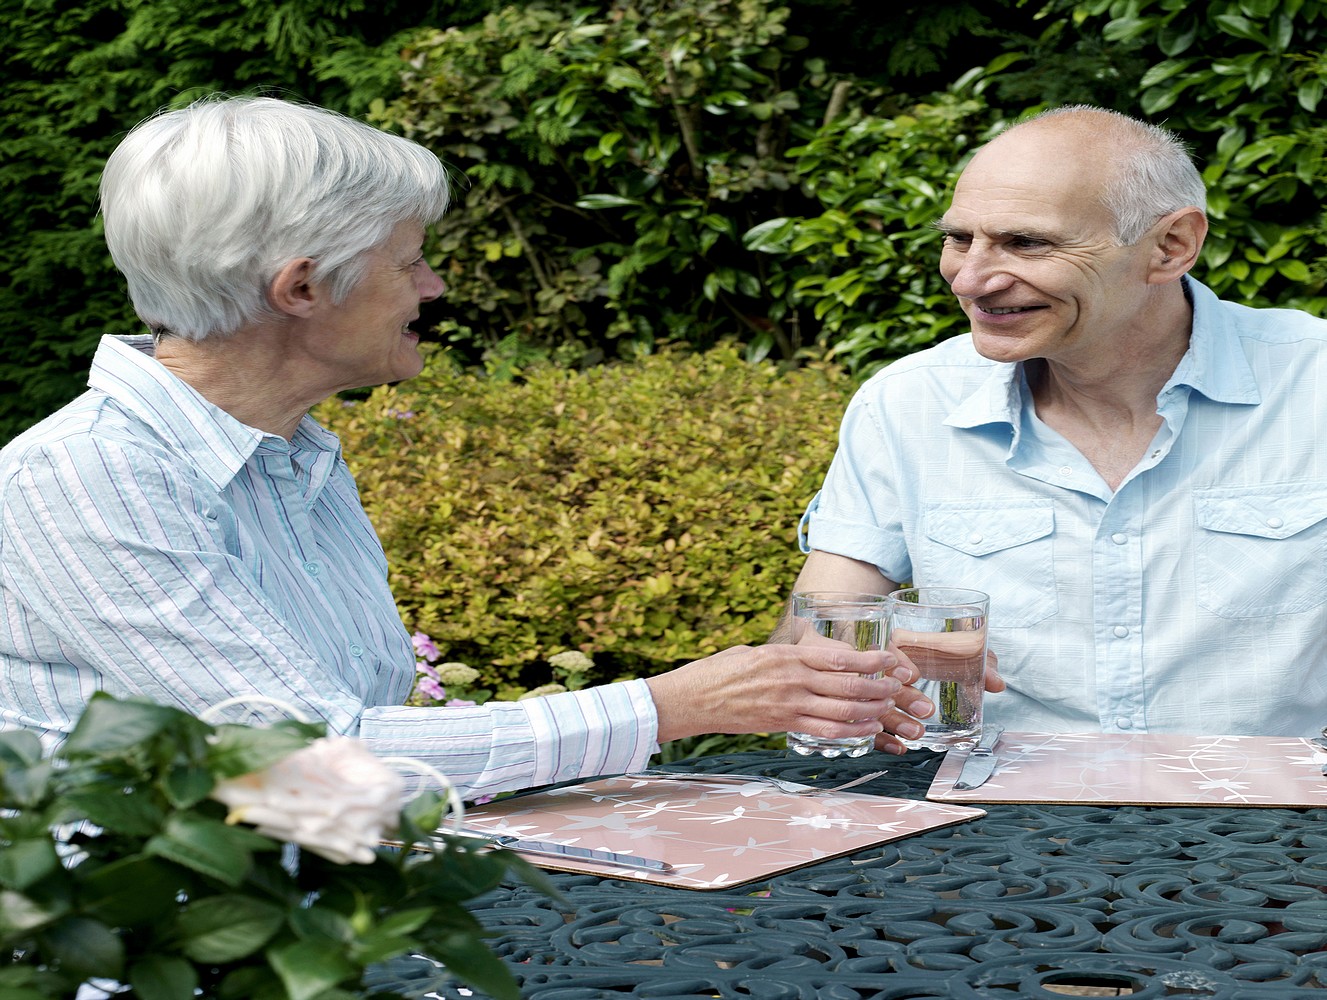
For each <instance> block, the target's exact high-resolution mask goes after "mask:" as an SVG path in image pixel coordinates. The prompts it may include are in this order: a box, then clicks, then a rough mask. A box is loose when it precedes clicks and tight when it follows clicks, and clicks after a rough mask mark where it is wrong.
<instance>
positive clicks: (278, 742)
mask: <svg viewBox="0 0 1327 1000" xmlns="http://www.w3.org/2000/svg"><path fill="white" fill-rule="evenodd" d="M324 731H325V727H324V726H322V724H321V723H319V724H305V723H300V722H280V723H277V724H275V725H273V726H271V727H250V726H242V725H233V724H221V725H217V726H213V725H211V724H208V723H205V722H203V721H202V720H201V719H198V718H195V717H193V716H191V715H188V714H186V713H184V712H181V711H178V710H177V709H173V708H168V707H166V706H163V705H156V704H152V703H151V702H148V701H137V700H126V701H117V700H116V699H114V698H111V697H110V696H109V695H106V694H105V693H100V692H99V693H98V694H96V695H94V696H93V698H92V700H91V701H90V702H89V704H88V708H87V710H86V711H85V712H84V713H83V715H82V717H81V718H80V719H79V722H78V724H77V726H76V727H75V728H74V731H73V733H72V734H71V735H70V737H69V739H68V741H67V742H66V743H65V744H64V745H63V746H62V747H61V748H60V749H59V750H58V751H56V753H55V754H54V755H51V756H44V755H43V754H42V748H41V744H40V742H39V741H38V739H37V737H36V736H35V735H33V734H32V733H29V732H10V733H2V734H0V996H3V997H5V998H6V1000H54V998H68V997H73V996H75V995H78V996H84V995H88V996H96V995H107V994H110V995H114V994H116V993H119V992H121V987H127V988H128V990H129V991H131V992H125V995H126V996H133V997H135V998H137V1000H193V998H195V997H200V996H201V997H209V998H214V1000H314V998H318V1000H355V998H362V997H369V996H373V997H376V998H381V1000H388V998H391V997H399V996H400V994H399V993H397V992H395V991H390V990H387V989H383V988H374V987H372V986H371V985H369V983H370V980H373V979H374V977H375V971H376V970H375V967H376V966H378V965H379V964H380V963H382V962H385V961H387V960H388V959H390V958H392V957H394V956H399V955H412V954H420V953H423V954H427V955H429V956H431V957H432V958H434V959H437V960H439V961H442V962H443V963H445V965H446V967H447V968H448V969H449V970H450V971H451V972H452V973H454V974H455V975H456V976H458V977H463V979H464V981H465V982H466V983H467V984H468V985H470V986H472V987H475V988H477V989H481V990H483V991H484V993H485V995H487V996H493V997H502V998H506V1000H515V998H516V997H517V995H518V990H517V988H516V983H515V982H514V980H513V979H512V977H511V974H510V973H509V972H508V971H507V970H506V968H505V967H504V966H503V965H502V964H501V962H499V961H498V959H497V957H496V956H495V955H494V954H493V953H492V952H491V951H489V950H488V949H487V948H486V947H485V945H484V942H483V938H484V931H483V929H482V928H481V927H480V925H479V924H478V922H477V921H476V920H475V919H474V918H473V917H472V916H471V915H470V914H469V913H468V912H467V911H466V909H465V905H464V904H465V903H466V902H467V901H468V900H470V899H473V898H474V897H475V896H478V895H480V894H482V893H484V892H486V891H487V890H489V889H491V888H493V887H494V886H496V885H498V884H499V883H500V882H502V881H503V880H504V879H510V878H512V877H513V876H517V877H521V878H524V879H525V880H527V881H530V882H532V884H534V885H536V886H538V887H540V888H541V889H543V890H544V891H550V887H549V885H548V882H547V880H546V879H544V878H543V877H542V876H541V875H540V874H539V873H538V872H537V871H535V870H534V869H532V868H531V867H530V866H529V865H527V864H525V863H524V862H523V861H521V860H520V859H519V858H518V857H516V856H515V855H513V854H511V853H510V852H505V851H503V852H487V851H474V850H468V849H466V848H465V847H464V846H463V842H461V841H458V840H456V839H455V838H446V839H436V840H435V839H434V838H432V837H431V836H430V834H432V832H433V831H435V830H436V829H437V828H438V826H439V823H440V820H441V818H442V816H443V805H444V803H443V800H442V799H441V797H440V796H438V795H437V794H435V793H433V792H431V791H430V792H425V793H423V794H422V795H420V796H419V797H417V798H415V799H413V800H411V801H409V802H407V803H405V804H404V806H402V807H398V808H399V830H398V831H397V832H396V834H395V836H396V837H397V838H398V839H399V840H400V841H401V842H404V843H409V844H429V845H431V848H432V849H431V850H430V851H429V853H426V854H416V853H413V852H409V851H393V850H389V849H386V848H381V847H378V848H376V850H373V851H372V852H371V857H370V859H369V860H368V861H367V862H364V863H350V864H342V863H336V862H334V861H329V860H327V857H325V856H323V855H320V854H319V853H318V852H317V851H316V850H314V849H308V847H307V846H306V848H301V849H300V850H298V851H295V850H292V846H293V845H294V844H300V843H303V844H305V845H309V844H310V843H311V842H310V841H309V840H300V839H298V838H295V837H292V838H289V839H284V838H280V837H275V836H271V835H269V834H268V833H266V832H264V831H263V830H261V829H257V828H255V826H252V825H250V824H249V821H247V820H245V819H242V818H238V817H237V816H236V814H235V813H234V812H232V813H231V814H230V815H228V814H227V809H226V807H225V806H223V805H222V804H221V802H219V801H217V800H216V799H215V798H214V794H216V793H218V791H219V789H220V788H221V786H223V785H224V784H226V783H230V784H235V783H236V781H237V779H239V780H241V781H242V782H243V784H244V788H245V789H246V790H249V791H250V792H254V791H255V790H256V791H257V792H261V791H262V790H263V787H264V784H265V783H267V784H269V785H270V784H272V783H275V782H274V780H273V779H271V778H270V777H267V776H266V775H270V773H271V772H270V771H269V769H270V768H272V766H273V765H278V766H279V765H282V764H286V765H290V764H291V763H292V762H293V761H294V760H295V759H296V757H297V755H300V754H304V755H305V757H306V761H307V759H308V757H307V755H308V752H309V751H310V750H316V749H318V748H317V747H316V746H315V744H318V743H322V744H327V743H328V741H327V740H325V739H322V737H323V736H324ZM338 739H339V738H338ZM346 742H347V743H351V744H353V742H354V741H351V740H347V741H346ZM355 755H363V756H368V750H367V749H365V748H363V747H359V748H358V749H356V750H354V751H353V752H352V751H348V750H345V749H342V750H340V751H338V752H337V755H335V756H332V755H328V754H326V753H323V754H320V755H319V756H318V757H317V759H318V760H319V761H320V762H321V763H322V765H323V766H324V767H332V768H333V769H334V771H335V773H333V774H331V775H328V774H316V775H310V776H309V782H308V783H307V784H305V785H303V786H299V787H300V789H301V790H307V789H308V788H309V787H311V786H317V785H320V784H321V788H322V792H323V798H324V799H325V800H328V801H311V800H310V797H309V796H308V795H307V794H306V795H304V796H300V795H298V794H290V789H287V790H286V792H287V794H286V795H285V796H284V797H283V796H282V795H280V794H279V793H280V790H279V789H276V790H273V794H271V795H269V796H268V798H267V799H266V806H267V808H266V809H265V810H263V819H262V820H261V823H267V824H272V823H274V822H276V821H284V824H285V825H286V826H291V827H294V828H299V827H301V825H302V824H301V823H300V820H301V819H302V818H303V817H304V815H305V814H306V813H308V814H325V815H330V813H329V812H328V811H329V810H331V811H332V812H337V811H339V812H340V813H341V815H342V817H343V818H344V819H345V820H346V826H347V828H348V829H359V827H360V825H361V824H362V822H363V818H364V807H363V804H362V803H361V802H358V801H356V799H357V798H359V797H363V796H365V795H369V796H370V797H372V798H374V800H375V801H376V800H377V796H376V792H377V789H375V788H371V787H366V786H365V785H364V784H362V783H361V784H356V782H355V781H354V780H353V778H354V776H355V771H354V768H356V767H359V768H363V766H364V765H363V763H355V762H354V760H353V758H354V756H355ZM338 758H339V760H340V767H339V770H336V761H337V759H338ZM369 760H371V761H372V760H373V758H372V757H369ZM329 762H330V763H329ZM374 764H375V766H376V767H378V768H381V767H382V765H381V764H379V763H377V762H376V761H374ZM303 766H304V767H305V769H306V770H307V768H308V767H310V764H308V763H307V762H306V763H305V764H304V765H303ZM338 778H340V779H342V780H340V781H338V780H337V779H338ZM329 789H331V790H332V791H330V792H329ZM374 811H377V810H376V809H375V810H374ZM352 819H353V820H355V821H356V822H351V820H352ZM261 823H260V824H259V825H261ZM312 829H315V828H314V827H307V828H306V832H308V830H312ZM327 832H328V831H326V830H323V834H324V836H325V835H326V833H327ZM365 850H366V851H367V850H368V848H367V846H366V847H365ZM84 983H91V984H95V985H96V986H97V987H98V988H99V990H105V991H107V994H102V993H100V992H99V991H98V990H93V991H91V992H88V993H86V994H85V993H84V992H83V991H82V990H80V985H81V984H84Z"/></svg>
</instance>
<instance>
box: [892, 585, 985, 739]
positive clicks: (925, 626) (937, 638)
mask: <svg viewBox="0 0 1327 1000" xmlns="http://www.w3.org/2000/svg"><path fill="white" fill-rule="evenodd" d="M889 602H890V614H889V617H890V632H889V635H890V639H891V640H892V642H893V644H894V648H895V649H897V650H898V651H899V652H900V653H902V654H903V655H904V656H906V657H907V658H908V659H910V660H911V661H912V662H913V665H914V666H916V668H917V669H918V670H919V671H920V672H921V679H920V680H918V681H917V682H916V684H915V685H914V687H916V688H917V690H919V691H921V693H922V694H924V695H926V697H928V698H930V699H931V701H932V702H933V703H934V704H935V712H934V713H932V715H931V716H930V718H927V719H918V720H917V721H918V722H920V723H921V724H922V725H923V726H925V727H926V732H925V733H924V734H923V735H922V736H921V738H920V739H916V740H903V739H901V740H900V742H901V743H903V745H904V746H906V747H909V748H910V749H913V750H915V749H918V748H921V747H925V748H926V749H928V750H955V749H959V750H964V749H970V748H972V747H974V746H976V745H977V741H978V740H979V739H980V738H981V709H982V697H983V695H984V694H985V690H986V683H985V679H986V617H987V614H988V612H989V611H990V603H991V599H990V597H989V596H987V595H986V594H984V593H982V592H981V591H980V590H965V589H963V588H960V587H909V588H906V589H904V590H896V591H894V593H892V594H890V595H889Z"/></svg>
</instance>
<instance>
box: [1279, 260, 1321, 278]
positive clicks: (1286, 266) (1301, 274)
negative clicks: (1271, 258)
mask: <svg viewBox="0 0 1327 1000" xmlns="http://www.w3.org/2000/svg"><path fill="white" fill-rule="evenodd" d="M1276 269H1277V270H1278V271H1280V272H1281V274H1282V275H1283V276H1284V277H1286V278H1287V279H1289V280H1290V281H1298V282H1305V281H1308V280H1309V279H1310V278H1311V277H1312V276H1313V272H1312V271H1310V270H1309V266H1308V265H1307V264H1305V263H1304V262H1303V261H1302V260H1282V261H1278V262H1277V265H1276Z"/></svg>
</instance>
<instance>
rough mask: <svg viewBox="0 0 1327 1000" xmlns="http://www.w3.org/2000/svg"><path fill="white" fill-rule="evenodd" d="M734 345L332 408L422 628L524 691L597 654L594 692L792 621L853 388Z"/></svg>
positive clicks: (454, 376) (439, 380)
mask: <svg viewBox="0 0 1327 1000" xmlns="http://www.w3.org/2000/svg"><path fill="white" fill-rule="evenodd" d="M854 384H855V383H854V382H853V380H851V379H850V378H849V377H847V376H846V375H845V374H844V373H842V372H841V371H839V370H837V369H835V368H830V367H823V366H812V367H808V368H805V369H801V370H798V371H794V372H790V373H787V374H780V373H779V372H778V371H776V369H775V368H774V367H773V366H770V365H764V366H753V365H749V364H747V363H745V362H743V361H742V360H741V359H740V357H739V355H738V353H737V351H736V350H735V349H734V348H731V347H725V348H720V349H718V350H715V351H713V352H710V353H708V354H704V355H686V354H681V353H671V352H670V353H664V354H661V355H658V356H655V357H650V358H647V359H644V360H642V361H639V362H637V363H633V364H623V365H611V366H601V367H598V368H594V369H590V370H588V371H585V372H571V371H566V370H561V369H557V368H553V367H544V368H540V369H537V370H533V371H531V372H529V373H528V377H527V379H526V380H525V382H524V383H523V384H520V385H513V384H510V383H501V382H496V381H491V380H485V379H477V378H475V377H473V376H469V375H464V374H459V373H457V372H455V371H453V370H451V369H450V368H449V367H448V366H447V365H446V364H445V363H442V359H441V357H440V356H439V355H436V354H435V355H434V357H433V359H431V363H430V365H429V367H428V369H427V370H426V372H425V373H424V374H423V375H421V376H419V377H418V378H416V379H414V380H413V381H411V382H410V383H407V384H405V385H404V386H401V387H397V388H382V389H378V390H376V391H375V392H374V393H373V395H372V396H371V397H370V398H369V399H367V400H365V401H362V402H336V401H332V402H329V403H327V404H324V405H323V407H322V408H321V409H320V410H319V412H318V416H319V418H320V419H322V420H324V421H325V422H326V423H327V424H328V425H329V426H330V427H331V428H332V429H333V430H335V431H336V432H337V433H339V434H340V435H341V438H342V443H343V446H344V449H345V453H346V456H347V459H348V460H349V462H350V463H351V467H352V469H353V470H354V472H355V475H356V478H357V480H358V482H359V487H360V491H361V494H362V495H363V498H364V503H365V507H366V508H367V510H368V512H369V516H370V517H371V518H372V520H373V522H374V524H375V526H376V527H377V529H378V532H379V534H380V535H381V537H382V540H383V545H384V547H385V548H386V550H387V555H388V559H389V561H390V564H391V566H392V588H393V590H394V592H395V593H396V596H397V601H398V603H399V606H400V609H401V614H402V617H403V619H404V620H405V621H406V622H407V623H409V624H410V625H411V627H412V628H414V629H417V630H419V631H421V632H423V633H426V634H427V636H429V637H431V639H432V642H433V643H435V644H436V647H437V652H438V656H437V657H435V659H438V660H439V661H444V660H445V661H456V662H461V663H465V664H468V665H469V666H471V667H475V668H477V669H479V670H480V671H481V672H482V673H483V680H482V681H479V682H475V686H482V687H484V688H488V689H491V690H493V691H494V692H495V693H496V695H497V696H498V697H511V696H514V695H516V694H519V693H521V692H523V691H524V690H525V689H527V688H535V687H538V686H540V685H543V684H545V683H546V682H548V681H549V680H550V671H549V667H548V666H547V665H545V664H546V661H548V660H549V658H550V657H551V656H553V655H555V654H557V653H561V652H564V651H567V650H580V651H581V652H584V653H586V654H588V655H589V656H590V657H592V658H593V660H594V675H593V676H590V677H585V678H584V682H587V683H588V682H594V681H605V680H612V679H616V678H619V677H622V676H628V675H630V676H637V675H639V676H644V675H647V674H650V673H653V672H655V671H658V670H661V669H666V668H670V667H672V666H675V665H677V664H678V663H680V662H684V661H686V660H690V659H695V658H697V657H700V656H704V655H708V654H710V653H714V652H717V651H718V650H720V649H723V648H725V647H728V646H732V645H736V644H740V643H755V642H762V641H764V640H765V638H767V637H768V635H769V632H770V630H771V629H772V628H773V626H774V624H775V622H776V621H777V618H778V614H779V609H780V607H781V605H782V602H783V601H784V599H785V598H786V596H787V593H788V591H789V590H790V589H791V586H792V583H793V580H794V578H795V576H796V573H797V569H798V567H799V566H800V564H801V556H800V554H799V552H798V550H797V546H796V544H795V537H794V532H795V528H796V525H797V520H798V518H799V516H800V515H801V511H802V508H803V506H804V505H805V503H806V501H807V500H808V499H809V498H810V496H811V494H812V493H813V492H814V491H815V490H816V489H817V488H818V487H819V485H820V479H821V477H822V476H823V474H824V468H825V465H826V464H827V462H828V460H829V456H830V454H831V453H832V450H833V447H834V442H835V438H836V429H837V425H838V420H839V417H840V415H841V414H842V410H843V407H844V405H845V404H846V402H847V399H848V397H849V395H850V394H851V392H852V389H853V386H854Z"/></svg>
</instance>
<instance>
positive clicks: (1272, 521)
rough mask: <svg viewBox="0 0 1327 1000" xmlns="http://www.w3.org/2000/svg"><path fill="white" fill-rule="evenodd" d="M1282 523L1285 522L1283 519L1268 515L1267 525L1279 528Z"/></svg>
mask: <svg viewBox="0 0 1327 1000" xmlns="http://www.w3.org/2000/svg"><path fill="white" fill-rule="evenodd" d="M1283 524H1285V521H1282V520H1281V519H1280V518H1279V517H1269V518H1268V519H1267V527H1269V528H1279V527H1281V526H1282V525H1283Z"/></svg>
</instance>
